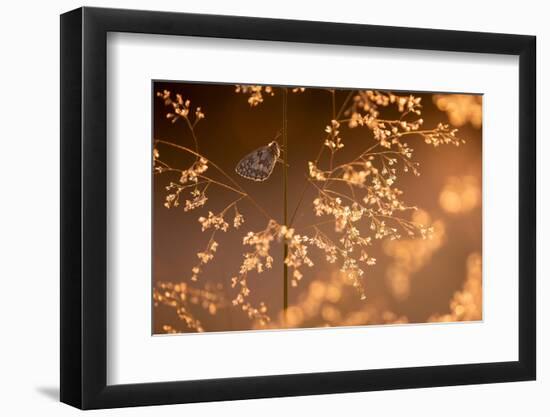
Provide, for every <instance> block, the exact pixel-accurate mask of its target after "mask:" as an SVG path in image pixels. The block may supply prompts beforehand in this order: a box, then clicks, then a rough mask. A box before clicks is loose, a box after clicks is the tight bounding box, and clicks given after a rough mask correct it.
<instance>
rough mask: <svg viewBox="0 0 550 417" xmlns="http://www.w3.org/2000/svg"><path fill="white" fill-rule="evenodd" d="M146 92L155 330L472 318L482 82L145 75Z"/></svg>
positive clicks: (478, 295)
mask: <svg viewBox="0 0 550 417" xmlns="http://www.w3.org/2000/svg"><path fill="white" fill-rule="evenodd" d="M151 103H152V105H151V108H152V116H151V117H152V138H151V155H152V156H151V164H152V171H151V172H152V173H151V175H152V184H153V186H152V188H153V189H152V201H151V208H152V231H151V232H152V233H151V235H152V245H151V246H152V255H151V256H152V283H151V285H152V303H153V308H152V314H153V317H152V333H153V334H154V335H160V334H181V333H197V332H230V331H258V330H281V329H306V328H323V327H326V328H333V327H343V326H368V325H396V324H400V325H405V324H426V323H439V322H479V321H482V320H483V302H482V300H483V292H482V287H483V285H482V284H483V279H482V258H483V253H482V238H483V236H482V230H483V222H482V204H481V201H482V198H481V196H482V159H483V152H482V149H483V134H482V132H483V95H482V94H479V93H475V92H470V93H461V94H456V93H446V92H426V91H401V90H387V89H376V88H371V87H368V86H367V87H366V88H333V87H315V86H314V87H311V86H286V85H284V86H281V85H267V84H266V85H257V84H237V83H236V84H229V83H212V82H208V83H206V82H200V81H186V80H153V81H152V83H151ZM145 186H146V184H144V187H145Z"/></svg>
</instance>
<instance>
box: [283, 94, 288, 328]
mask: <svg viewBox="0 0 550 417" xmlns="http://www.w3.org/2000/svg"><path fill="white" fill-rule="evenodd" d="M287 102H288V90H287V89H286V88H284V89H283V149H284V150H285V151H284V152H283V223H284V224H285V226H288V207H287V206H288V126H287V121H288V120H287V104H288V103H287ZM283 251H284V252H283V256H284V259H286V257H287V256H288V245H287V243H286V242H285V244H284V249H283ZM287 309H288V266H287V264H286V263H283V324H284V326H286V323H287V320H286V314H287Z"/></svg>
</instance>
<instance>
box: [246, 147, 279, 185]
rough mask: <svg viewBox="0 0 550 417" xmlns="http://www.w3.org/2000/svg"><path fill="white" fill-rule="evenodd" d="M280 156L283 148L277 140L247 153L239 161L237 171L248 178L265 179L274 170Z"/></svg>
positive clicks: (254, 179)
mask: <svg viewBox="0 0 550 417" xmlns="http://www.w3.org/2000/svg"><path fill="white" fill-rule="evenodd" d="M280 156H281V148H280V147H279V144H278V143H277V142H276V141H273V142H270V143H269V144H268V145H266V146H262V147H260V148H258V149H256V150H255V151H253V152H251V153H249V154H248V155H246V156H245V157H244V158H243V159H241V160H240V161H239V163H238V164H237V166H236V167H235V171H236V172H237V174H239V175H240V176H241V177H244V178H246V179H249V180H253V181H265V180H266V179H268V178H269V176H270V175H271V173H272V172H273V168H274V167H275V164H276V163H277V160H278V159H279V157H280Z"/></svg>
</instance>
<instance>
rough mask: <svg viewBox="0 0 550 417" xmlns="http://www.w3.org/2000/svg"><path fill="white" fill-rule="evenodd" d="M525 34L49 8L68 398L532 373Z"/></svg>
mask: <svg viewBox="0 0 550 417" xmlns="http://www.w3.org/2000/svg"><path fill="white" fill-rule="evenodd" d="M535 103H536V97H535V38H534V37H531V36H524V35H507V34H490V33H473V32H457V31H444V30H429V29H413V28H397V27H383V26H370V25H354V24H353V25H352V24H339V23H325V22H309V21H291V20H275V19H264V18H251V17H233V16H210V15H195V14H182V13H167V12H149V11H134V10H115V9H98V8H81V9H77V10H74V11H71V12H68V13H66V14H63V15H62V16H61V118H62V120H61V245H62V247H61V400H62V401H63V402H65V403H68V404H71V405H73V406H76V407H79V408H83V409H90V408H110V407H123V406H138V405H155V404H171V403H185V402H199V401H217V400H232V399H246V398H262V397H275V396H295V395H311V394H323V393H340V392H352V391H369V390H386V389H399V388H416V387H433V386H443V385H461V384H480V383H493V382H505V381H522V380H532V379H535V375H536V351H535V345H536V343H535V342H536V332H535V328H536V317H535V291H536V289H535V245H536V240H535V236H536V233H535V228H536V224H535V217H536V216H535V214H536V211H535V210H536V208H535V207H536V205H535V201H536V193H535V153H536V146H535Z"/></svg>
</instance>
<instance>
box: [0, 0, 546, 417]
mask: <svg viewBox="0 0 550 417" xmlns="http://www.w3.org/2000/svg"><path fill="white" fill-rule="evenodd" d="M81 5H82V3H80V2H78V1H73V0H61V1H57V2H56V3H55V4H53V3H49V2H38V1H26V2H17V3H16V2H15V1H12V2H9V3H6V4H4V5H3V7H2V12H1V15H0V31H1V36H0V45H1V48H0V57H1V58H0V60H1V62H0V73H1V77H0V82H1V84H0V85H1V87H0V132H1V133H0V140H1V145H2V163H0V184H1V185H0V192H1V195H2V204H1V205H0V332H1V336H0V337H1V343H0V399H1V400H0V414H2V415H6V416H17V415H30V416H32V415H36V414H38V413H40V415H56V416H68V415H75V414H77V413H78V411H76V410H75V409H72V408H71V407H68V406H66V405H63V404H60V403H58V400H57V396H58V391H59V385H58V379H59V370H58V368H59V360H58V356H59V353H58V351H59V342H58V340H59V324H58V311H59V278H58V277H59V220H58V218H59V214H58V213H59V185H58V183H59V17H58V15H59V14H60V13H62V12H64V11H67V10H70V9H73V8H76V7H79V6H81ZM86 5H89V6H104V7H124V8H139V9H157V10H169V11H181V12H184V11H185V12H198V13H215V14H234V15H235V14H236V15H249V16H264V17H279V18H291V19H309V20H325V21H340V22H350V23H351V22H353V23H370V24H382V25H395V26H417V27H429V28H441V29H460V30H474V31H491V32H509V33H522V34H532V35H533V34H534V35H537V37H538V89H537V94H538V120H539V124H538V127H539V129H538V139H539V147H538V154H539V157H538V160H539V165H538V167H539V169H538V174H539V175H538V195H539V198H538V209H539V222H538V236H539V240H538V242H539V243H538V245H539V248H538V257H539V264H538V335H539V337H538V350H539V355H538V361H539V362H538V375H539V376H538V381H536V382H527V383H508V384H498V385H483V386H467V387H452V388H432V389H422V390H402V391H387V392H377V393H359V394H345V395H325V396H314V397H299V398H287V399H270V400H254V401H237V402H231V403H210V404H193V405H179V406H164V407H145V408H139V409H121V410H108V411H99V412H94V413H93V414H94V415H102V416H103V415H105V416H107V415H127V416H149V415H155V416H158V415H160V416H162V415H174V416H175V415H182V414H187V415H208V416H209V415H220V414H222V413H223V415H224V416H237V415H239V416H243V415H255V416H264V415H266V416H272V415H273V416H280V415H284V414H289V415H298V414H299V413H308V414H311V415H316V416H333V415H338V414H341V413H342V412H346V413H347V412H349V413H350V414H351V413H353V414H362V415H380V414H383V415H390V416H392V415H405V414H406V415H409V416H415V415H422V416H425V417H428V416H442V415H445V416H464V415H467V414H471V415H483V414H488V415H501V416H502V415H505V416H507V415H519V414H524V415H529V416H543V415H548V414H549V413H550V400H549V399H548V392H550V360H549V359H548V357H547V355H546V353H547V352H548V351H549V345H550V326H549V325H548V323H547V320H548V319H550V307H549V304H548V303H545V302H544V300H546V299H548V298H549V297H550V284H549V283H548V281H547V279H546V277H547V276H549V274H550V266H549V264H548V262H545V259H543V257H544V256H545V254H546V253H547V252H548V250H549V249H550V241H549V239H550V220H548V218H543V216H541V215H540V213H542V212H545V211H546V212H547V211H548V210H550V201H549V199H550V192H549V190H548V188H547V187H545V185H546V184H547V181H548V180H550V164H546V166H542V162H543V161H544V159H543V157H542V155H547V154H548V152H550V145H548V143H546V142H545V141H543V140H542V138H543V137H544V136H548V135H550V128H549V127H548V124H546V123H544V120H543V115H545V114H547V113H548V111H550V109H549V108H548V107H549V106H548V104H547V101H543V100H542V98H543V97H546V96H550V83H549V82H548V80H547V79H545V77H544V73H546V74H550V71H549V70H550V63H549V60H550V48H549V47H548V44H549V42H550V26H549V25H548V23H547V16H548V12H547V11H545V10H544V8H545V7H544V6H545V4H544V2H540V1H535V0H524V1H522V2H504V1H500V2H491V3H490V2H486V3H483V2H480V1H472V0H459V1H455V2H454V3H451V2H446V3H445V4H444V3H443V2H441V1H418V2H414V1H406V0H392V1H391V2H382V1H381V2H378V3H375V2H366V1H364V0H363V1H361V0H359V1H355V0H348V1H347V2H334V1H320V0H317V1H315V2H306V1H303V2H301V3H299V2H297V1H296V0H294V1H284V0H277V1H271V2H261V1H258V0H232V1H223V0H202V1H200V2H199V1H197V2H183V1H181V0H180V1H174V0H171V1H160V0H157V1H150V0H149V1H148V0H124V1H119V2H115V1H93V0H88V2H87V4H86ZM503 122H504V123H505V121H503ZM495 157H496V156H495ZM543 187H544V188H546V190H544V192H543Z"/></svg>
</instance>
